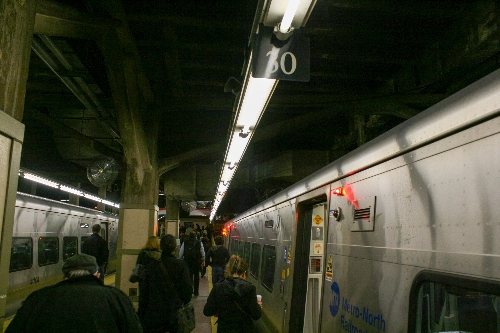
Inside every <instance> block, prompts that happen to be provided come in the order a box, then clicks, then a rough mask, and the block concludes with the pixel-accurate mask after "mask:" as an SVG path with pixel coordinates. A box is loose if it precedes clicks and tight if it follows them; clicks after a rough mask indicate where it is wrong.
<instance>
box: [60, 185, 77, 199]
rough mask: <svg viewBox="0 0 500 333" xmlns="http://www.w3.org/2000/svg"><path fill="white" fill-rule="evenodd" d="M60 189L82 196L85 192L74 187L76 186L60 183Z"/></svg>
mask: <svg viewBox="0 0 500 333" xmlns="http://www.w3.org/2000/svg"><path fill="white" fill-rule="evenodd" d="M59 189H60V190H61V191H64V192H68V193H71V194H76V195H80V196H83V192H82V190H79V189H77V188H74V187H70V186H66V185H62V184H61V185H59Z"/></svg>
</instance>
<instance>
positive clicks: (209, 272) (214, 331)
mask: <svg viewBox="0 0 500 333" xmlns="http://www.w3.org/2000/svg"><path fill="white" fill-rule="evenodd" d="M207 278H208V293H209V294H210V292H211V291H212V287H213V286H212V266H207ZM210 321H211V322H212V333H217V324H216V323H215V322H216V321H217V317H213V316H212V317H210Z"/></svg>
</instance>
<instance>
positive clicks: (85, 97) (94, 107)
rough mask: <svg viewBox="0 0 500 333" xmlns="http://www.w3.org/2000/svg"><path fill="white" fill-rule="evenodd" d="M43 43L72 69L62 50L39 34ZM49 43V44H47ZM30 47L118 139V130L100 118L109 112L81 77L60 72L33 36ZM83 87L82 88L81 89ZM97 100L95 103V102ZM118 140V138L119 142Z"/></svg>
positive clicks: (65, 65)
mask: <svg viewBox="0 0 500 333" xmlns="http://www.w3.org/2000/svg"><path fill="white" fill-rule="evenodd" d="M40 38H42V40H43V41H44V43H46V44H47V43H49V44H48V45H47V46H48V47H49V49H50V50H51V51H52V52H54V54H55V56H56V58H57V59H58V60H59V61H60V62H61V64H62V65H63V66H64V67H66V68H65V69H66V70H67V71H70V72H71V71H72V70H73V67H72V66H71V64H70V63H69V61H67V59H66V58H65V57H64V55H63V54H62V52H60V51H59V49H57V47H56V46H55V45H54V44H53V43H52V41H50V39H49V38H48V37H47V36H43V37H42V36H40ZM49 45H51V46H49ZM31 48H32V49H33V51H34V52H35V53H36V54H37V55H38V56H39V57H40V59H42V60H43V62H45V64H46V65H47V66H48V67H49V68H50V70H52V72H53V73H54V74H55V75H56V76H57V77H58V78H59V79H60V80H61V81H62V82H63V83H64V85H66V87H68V89H69V90H70V91H71V92H72V93H73V94H74V95H75V97H76V98H78V100H79V101H80V102H81V103H82V104H83V105H84V106H85V108H86V109H87V110H88V111H90V113H91V114H92V115H93V116H94V117H95V118H96V119H97V120H98V121H99V122H100V123H101V124H102V125H104V127H106V129H107V130H108V131H109V132H110V133H111V134H112V135H113V138H114V139H120V135H119V134H118V132H117V131H116V130H115V129H114V128H113V127H112V126H111V125H110V124H108V123H107V122H106V121H104V120H103V119H102V116H101V113H103V112H104V113H106V114H107V115H109V112H107V111H104V110H105V109H104V108H103V107H102V106H101V104H100V103H99V102H98V101H97V97H96V96H95V95H94V94H93V93H92V92H91V90H90V88H89V87H88V86H87V84H86V83H85V82H84V81H83V79H82V78H78V79H79V80H75V78H73V77H68V76H65V75H63V74H61V73H60V71H61V68H60V66H59V65H58V64H57V63H56V62H55V61H54V59H53V58H52V56H51V55H50V54H49V53H48V52H47V51H46V50H45V49H44V48H43V46H42V45H41V44H40V43H39V42H38V41H37V40H36V38H33V42H32V44H31ZM81 82H83V83H84V86H85V87H86V89H85V88H83V87H82V85H81ZM82 88H83V90H82ZM89 92H90V93H91V96H89V94H88V93H89ZM95 101H97V103H95ZM119 141H120V140H118V142H119Z"/></svg>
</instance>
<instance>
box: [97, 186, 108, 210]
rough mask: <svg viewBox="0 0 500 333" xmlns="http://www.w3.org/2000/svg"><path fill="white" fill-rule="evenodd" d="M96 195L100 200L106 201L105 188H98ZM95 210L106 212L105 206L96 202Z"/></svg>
mask: <svg viewBox="0 0 500 333" xmlns="http://www.w3.org/2000/svg"><path fill="white" fill-rule="evenodd" d="M97 195H98V196H99V197H100V198H103V199H106V186H102V187H99V191H98V192H97ZM97 210H100V211H102V212H104V211H105V210H106V205H105V204H103V203H102V202H98V203H97Z"/></svg>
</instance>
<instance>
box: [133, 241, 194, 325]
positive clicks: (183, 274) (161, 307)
mask: <svg viewBox="0 0 500 333" xmlns="http://www.w3.org/2000/svg"><path fill="white" fill-rule="evenodd" d="M176 247H177V241H176V239H175V237H174V236H172V235H170V234H166V235H165V236H163V237H162V238H161V240H160V248H161V250H162V253H161V259H160V260H153V261H151V262H150V263H149V264H148V265H147V266H146V269H145V276H144V280H143V287H142V289H141V292H140V294H139V309H138V311H137V314H138V316H139V319H140V320H141V323H142V326H143V329H144V333H160V332H161V333H164V332H169V333H177V331H178V324H177V311H178V310H179V309H180V308H181V307H182V306H183V304H187V303H188V302H189V301H190V300H191V294H192V292H193V288H192V285H191V282H190V279H189V270H188V267H187V265H186V263H185V262H184V261H182V260H179V259H176V258H175V256H174V255H173V252H174V251H175V249H176Z"/></svg>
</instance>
